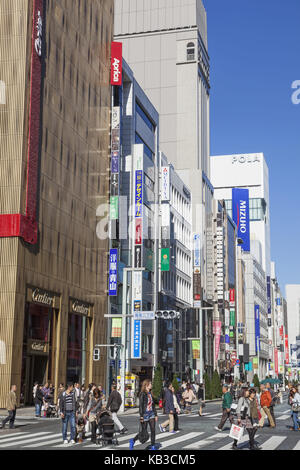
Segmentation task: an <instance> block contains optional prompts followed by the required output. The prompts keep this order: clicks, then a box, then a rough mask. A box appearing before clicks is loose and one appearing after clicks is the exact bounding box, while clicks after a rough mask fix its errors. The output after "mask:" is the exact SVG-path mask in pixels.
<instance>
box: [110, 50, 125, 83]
mask: <svg viewBox="0 0 300 470" xmlns="http://www.w3.org/2000/svg"><path fill="white" fill-rule="evenodd" d="M110 84H111V85H115V86H121V85H122V43H121V42H114V41H113V42H112V43H111V74H110Z"/></svg>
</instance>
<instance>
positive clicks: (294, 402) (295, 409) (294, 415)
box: [290, 387, 300, 431]
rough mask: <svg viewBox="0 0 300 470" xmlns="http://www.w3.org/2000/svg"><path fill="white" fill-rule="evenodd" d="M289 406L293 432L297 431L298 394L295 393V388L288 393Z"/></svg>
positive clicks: (299, 401)
mask: <svg viewBox="0 0 300 470" xmlns="http://www.w3.org/2000/svg"><path fill="white" fill-rule="evenodd" d="M290 405H291V409H292V419H293V431H299V418H298V413H299V411H300V394H299V393H298V392H297V389H296V387H293V388H292V389H291V391H290Z"/></svg>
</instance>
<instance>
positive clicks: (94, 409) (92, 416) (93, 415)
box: [87, 389, 102, 444]
mask: <svg viewBox="0 0 300 470" xmlns="http://www.w3.org/2000/svg"><path fill="white" fill-rule="evenodd" d="M101 409H102V400H101V396H100V393H99V390H97V389H95V390H94V391H93V393H92V394H91V397H90V401H89V404H88V407H87V415H88V419H89V422H90V424H91V432H92V437H91V442H92V443H93V444H96V438H97V436H96V432H97V424H98V423H97V413H99V412H100V411H101Z"/></svg>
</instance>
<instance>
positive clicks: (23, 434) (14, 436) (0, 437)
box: [0, 431, 29, 444]
mask: <svg viewBox="0 0 300 470" xmlns="http://www.w3.org/2000/svg"><path fill="white" fill-rule="evenodd" d="M27 434H29V433H28V432H26V431H25V432H18V434H17V435H16V434H13V435H12V436H11V437H9V436H10V435H9V434H3V435H2V436H0V444H1V441H2V440H3V439H17V438H18V436H25V435H27Z"/></svg>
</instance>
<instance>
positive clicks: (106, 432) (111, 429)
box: [97, 411, 119, 447]
mask: <svg viewBox="0 0 300 470" xmlns="http://www.w3.org/2000/svg"><path fill="white" fill-rule="evenodd" d="M98 428H99V436H98V438H97V444H98V445H100V444H101V445H102V447H104V446H105V445H116V446H117V445H119V442H118V439H117V436H116V431H115V423H114V421H113V419H112V418H111V416H110V413H109V412H108V411H102V413H101V414H100V416H99V423H98Z"/></svg>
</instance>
